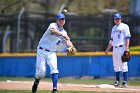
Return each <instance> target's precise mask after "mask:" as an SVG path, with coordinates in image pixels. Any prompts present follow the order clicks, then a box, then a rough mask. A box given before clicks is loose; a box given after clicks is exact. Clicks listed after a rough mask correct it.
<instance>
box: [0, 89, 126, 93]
mask: <svg viewBox="0 0 140 93" xmlns="http://www.w3.org/2000/svg"><path fill="white" fill-rule="evenodd" d="M0 93H31V91H29V90H0ZM37 93H51V91H49V90H38V91H37ZM59 93H108V92H95V91H59ZM111 93H121V92H111ZM123 93H124V92H123Z"/></svg>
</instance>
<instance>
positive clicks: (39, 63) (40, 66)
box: [35, 49, 46, 78]
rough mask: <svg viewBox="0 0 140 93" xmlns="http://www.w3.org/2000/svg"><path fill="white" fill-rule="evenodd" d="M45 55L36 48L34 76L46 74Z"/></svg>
mask: <svg viewBox="0 0 140 93" xmlns="http://www.w3.org/2000/svg"><path fill="white" fill-rule="evenodd" d="M45 60H46V55H44V53H42V50H39V49H38V52H37V58H36V75H35V77H36V78H43V77H44V76H45V74H46V61H45Z"/></svg>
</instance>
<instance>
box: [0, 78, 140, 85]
mask: <svg viewBox="0 0 140 93" xmlns="http://www.w3.org/2000/svg"><path fill="white" fill-rule="evenodd" d="M7 80H12V81H34V78H31V77H0V81H7ZM42 81H47V82H51V78H44V79H42ZM59 82H60V83H76V84H112V83H113V82H114V79H112V78H111V79H110V78H101V79H92V78H88V79H75V78H60V79H59ZM128 84H129V85H134V86H140V78H138V79H129V82H128Z"/></svg>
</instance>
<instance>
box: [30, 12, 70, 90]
mask: <svg viewBox="0 0 140 93" xmlns="http://www.w3.org/2000/svg"><path fill="white" fill-rule="evenodd" d="M56 19H57V20H56V23H51V24H50V25H49V27H48V28H47V30H46V32H45V33H44V34H43V36H42V38H41V39H40V41H39V44H38V47H37V60H36V74H35V81H34V84H33V86H32V93H36V91H37V86H38V85H39V81H40V79H41V78H43V77H44V76H45V74H46V64H48V65H49V67H50V74H51V75H52V82H53V90H52V93H58V91H57V81H58V73H59V71H58V69H57V56H56V51H57V46H58V45H59V43H64V44H66V46H67V47H73V44H72V42H71V41H70V38H69V36H68V35H67V32H66V31H65V30H64V28H63V26H64V24H65V15H64V14H62V13H60V14H58V15H57V16H56Z"/></svg>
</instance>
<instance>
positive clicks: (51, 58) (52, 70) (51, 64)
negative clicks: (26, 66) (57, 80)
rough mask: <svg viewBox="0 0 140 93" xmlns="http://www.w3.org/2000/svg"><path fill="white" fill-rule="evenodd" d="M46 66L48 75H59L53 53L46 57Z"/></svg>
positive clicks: (55, 57)
mask: <svg viewBox="0 0 140 93" xmlns="http://www.w3.org/2000/svg"><path fill="white" fill-rule="evenodd" d="M47 64H48V65H49V67H50V74H54V73H59V71H58V69H57V56H56V53H55V52H50V53H49V55H48V56H47Z"/></svg>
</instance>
